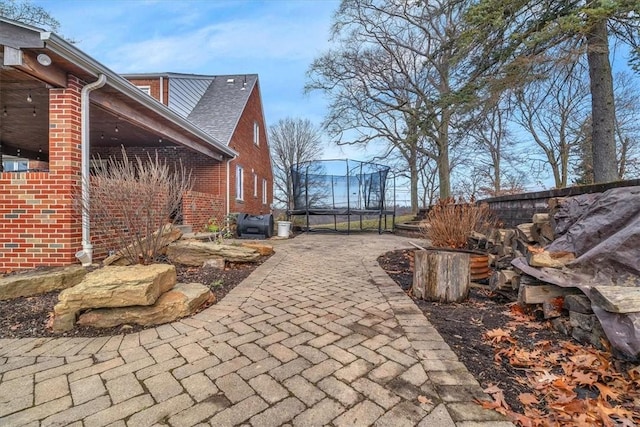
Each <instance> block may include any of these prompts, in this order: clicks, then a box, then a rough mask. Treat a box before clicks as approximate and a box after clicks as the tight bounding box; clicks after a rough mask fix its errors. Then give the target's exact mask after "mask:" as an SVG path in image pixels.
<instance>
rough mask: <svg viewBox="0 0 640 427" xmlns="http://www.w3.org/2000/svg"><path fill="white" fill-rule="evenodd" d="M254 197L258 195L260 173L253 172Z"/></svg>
mask: <svg viewBox="0 0 640 427" xmlns="http://www.w3.org/2000/svg"><path fill="white" fill-rule="evenodd" d="M253 197H258V174H257V173H255V172H254V173H253Z"/></svg>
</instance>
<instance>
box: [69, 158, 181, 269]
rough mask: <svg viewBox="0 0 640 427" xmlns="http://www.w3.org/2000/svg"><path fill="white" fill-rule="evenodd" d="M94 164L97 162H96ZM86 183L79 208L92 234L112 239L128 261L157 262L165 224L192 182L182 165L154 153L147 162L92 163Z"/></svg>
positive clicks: (120, 160)
mask: <svg viewBox="0 0 640 427" xmlns="http://www.w3.org/2000/svg"><path fill="white" fill-rule="evenodd" d="M98 160H99V159H98ZM94 163H95V164H96V169H95V171H94V173H93V174H92V176H91V178H90V182H89V189H90V190H89V191H90V197H89V198H88V200H82V197H81V196H80V201H81V203H80V205H81V206H82V210H83V211H84V212H88V213H89V215H90V218H91V227H92V230H93V233H94V234H95V235H99V236H103V237H106V236H111V238H110V239H108V240H111V241H115V242H116V244H117V246H118V248H117V249H118V251H119V252H120V253H121V254H122V255H123V256H124V257H125V258H127V259H128V260H129V261H130V262H131V263H133V264H137V263H142V264H150V263H152V262H154V261H156V260H157V258H158V256H159V254H160V250H161V249H162V246H163V244H164V243H163V241H164V239H163V236H164V234H165V233H166V232H167V231H168V228H167V225H168V224H171V223H172V222H173V221H174V220H175V217H176V215H175V214H176V212H179V210H180V208H181V201H182V195H183V194H184V193H185V192H187V191H189V190H191V188H192V187H193V179H192V177H191V175H190V174H189V173H187V172H186V171H185V169H184V168H183V166H182V164H177V165H171V166H170V165H168V164H167V163H166V161H164V160H161V159H160V158H159V156H158V153H157V152H156V153H155V157H152V156H151V154H148V155H147V158H146V159H144V158H140V157H138V156H136V157H135V158H134V159H129V158H128V156H127V153H126V151H125V150H124V148H123V149H122V158H121V159H118V158H115V157H110V158H109V159H108V160H107V161H106V162H102V161H96V162H94Z"/></svg>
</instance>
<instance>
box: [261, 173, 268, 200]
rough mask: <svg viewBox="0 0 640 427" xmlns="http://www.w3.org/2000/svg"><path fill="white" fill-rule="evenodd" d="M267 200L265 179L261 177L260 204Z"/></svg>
mask: <svg viewBox="0 0 640 427" xmlns="http://www.w3.org/2000/svg"><path fill="white" fill-rule="evenodd" d="M268 202H269V199H268V198H267V180H266V179H263V180H262V204H263V205H266V204H267V203H268Z"/></svg>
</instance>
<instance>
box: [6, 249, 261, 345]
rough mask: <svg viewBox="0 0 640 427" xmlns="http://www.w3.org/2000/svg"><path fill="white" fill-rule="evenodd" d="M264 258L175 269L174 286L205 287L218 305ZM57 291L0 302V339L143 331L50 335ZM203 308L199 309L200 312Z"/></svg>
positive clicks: (121, 330) (80, 330)
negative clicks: (214, 297) (50, 317)
mask: <svg viewBox="0 0 640 427" xmlns="http://www.w3.org/2000/svg"><path fill="white" fill-rule="evenodd" d="M267 258H268V257H266V256H263V257H260V259H258V261H257V262H255V263H237V264H236V263H227V265H226V267H225V268H224V270H221V269H215V268H194V267H184V266H178V267H176V273H177V279H178V282H179V283H180V282H182V283H202V284H204V285H206V286H208V287H209V288H210V289H211V291H212V292H213V293H214V294H215V296H216V301H220V300H221V299H222V298H223V297H224V296H225V295H226V294H227V293H228V292H229V291H230V290H232V289H233V288H235V287H236V286H237V285H238V284H239V283H240V282H242V281H243V280H244V279H245V278H246V277H247V276H249V274H251V273H252V272H253V270H255V269H256V268H257V267H258V266H259V265H260V264H262V263H263V262H264V261H265V260H266V259H267ZM59 293H60V292H59V291H53V292H48V293H46V294H42V295H37V296H33V297H23V298H15V299H12V300H6V301H0V338H34V337H98V336H109V335H117V334H128V333H133V332H138V331H141V330H143V329H145V328H146V327H144V326H139V325H123V326H117V327H113V328H100V329H98V328H91V327H83V326H76V327H75V328H74V329H73V330H72V331H69V332H64V333H54V332H52V331H51V330H49V329H47V328H46V324H47V320H48V319H49V316H50V314H51V313H52V312H53V306H54V305H56V303H57V302H58V294H59ZM204 308H206V307H203V308H202V309H204Z"/></svg>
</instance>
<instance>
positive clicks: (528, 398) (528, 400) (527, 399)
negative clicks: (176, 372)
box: [518, 393, 540, 405]
mask: <svg viewBox="0 0 640 427" xmlns="http://www.w3.org/2000/svg"><path fill="white" fill-rule="evenodd" d="M518 400H519V401H520V402H521V403H522V404H523V405H537V404H538V403H540V401H539V400H538V398H537V397H536V396H535V395H534V394H532V393H520V394H519V395H518Z"/></svg>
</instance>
